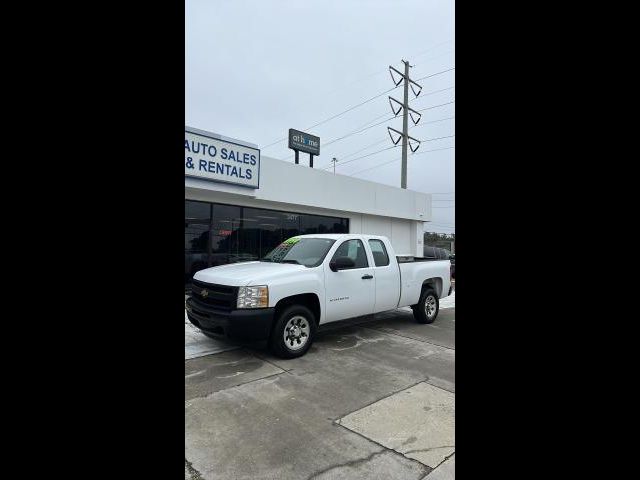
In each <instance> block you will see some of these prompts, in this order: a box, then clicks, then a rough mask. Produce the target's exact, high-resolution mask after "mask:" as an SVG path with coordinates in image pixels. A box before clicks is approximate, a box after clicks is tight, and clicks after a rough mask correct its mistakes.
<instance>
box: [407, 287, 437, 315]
mask: <svg viewBox="0 0 640 480" xmlns="http://www.w3.org/2000/svg"><path fill="white" fill-rule="evenodd" d="M411 308H412V309H413V316H414V318H415V319H416V320H417V321H418V323H433V321H434V320H435V319H436V317H437V316H438V311H439V309H440V302H439V300H438V295H436V292H435V290H433V289H432V288H425V289H424V290H423V291H422V295H420V300H419V301H418V303H417V304H416V305H413V306H412V307H411Z"/></svg>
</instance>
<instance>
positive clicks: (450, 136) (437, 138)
mask: <svg viewBox="0 0 640 480" xmlns="http://www.w3.org/2000/svg"><path fill="white" fill-rule="evenodd" d="M453 137H455V135H447V136H446V137H435V138H425V139H424V140H420V141H421V142H433V141H435V140H442V139H443V138H453Z"/></svg>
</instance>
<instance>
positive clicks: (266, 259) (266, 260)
mask: <svg viewBox="0 0 640 480" xmlns="http://www.w3.org/2000/svg"><path fill="white" fill-rule="evenodd" d="M260 261H261V262H273V260H271V259H270V258H261V259H260Z"/></svg>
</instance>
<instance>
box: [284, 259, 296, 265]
mask: <svg viewBox="0 0 640 480" xmlns="http://www.w3.org/2000/svg"><path fill="white" fill-rule="evenodd" d="M280 263H295V264H296V265H301V263H300V262H299V261H297V260H280Z"/></svg>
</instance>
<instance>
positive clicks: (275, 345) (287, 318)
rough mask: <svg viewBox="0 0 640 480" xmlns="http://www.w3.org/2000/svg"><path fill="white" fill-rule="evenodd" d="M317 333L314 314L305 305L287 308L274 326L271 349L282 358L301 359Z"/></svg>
mask: <svg viewBox="0 0 640 480" xmlns="http://www.w3.org/2000/svg"><path fill="white" fill-rule="evenodd" d="M315 333H316V321H315V318H314V315H313V313H312V312H311V310H309V309H308V308H307V307H305V306H303V305H291V306H290V307H287V308H285V309H284V310H283V311H282V312H281V313H280V315H279V316H278V318H277V319H276V322H275V324H274V326H273V330H272V331H271V337H270V338H269V347H270V349H271V351H272V352H273V354H274V355H277V356H278V357H281V358H296V357H301V356H302V355H304V354H305V353H307V350H309V348H310V347H311V343H312V342H313V337H314V336H315Z"/></svg>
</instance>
